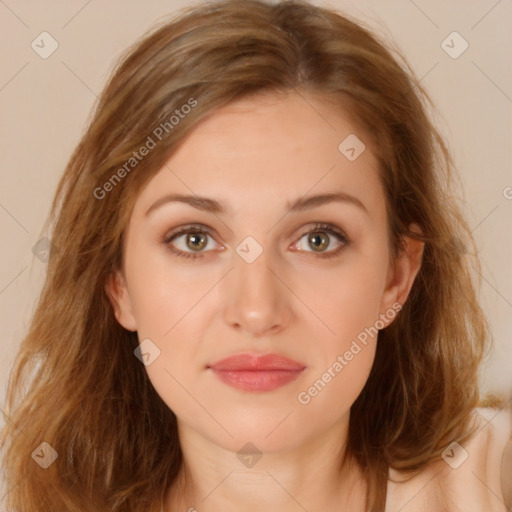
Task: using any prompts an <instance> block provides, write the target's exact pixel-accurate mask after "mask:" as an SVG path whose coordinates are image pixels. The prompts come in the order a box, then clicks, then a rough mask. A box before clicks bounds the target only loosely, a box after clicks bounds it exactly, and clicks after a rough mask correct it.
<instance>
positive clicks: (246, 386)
mask: <svg viewBox="0 0 512 512" xmlns="http://www.w3.org/2000/svg"><path fill="white" fill-rule="evenodd" d="M208 368H209V369H211V370H212V371H213V373H214V374H215V375H216V376H217V377H218V378H219V379H220V380H221V381H222V382H224V383H225V384H227V385H229V386H232V387H234V388H237V389H241V390H244V391H253V392H256V391H272V390H273V389H277V388H279V387H281V386H284V385H285V384H288V383H289V382H292V381H293V380H295V379H296V378H297V377H298V376H299V375H300V374H301V373H302V372H303V371H304V369H305V368H306V367H305V366H304V365H303V364H301V363H298V362H297V361H294V360H292V359H289V358H287V357H284V356H280V355H278V354H265V355H251V354H237V355H234V356H230V357H227V358H225V359H222V360H220V361H217V362H216V363H214V364H212V365H210V366H208Z"/></svg>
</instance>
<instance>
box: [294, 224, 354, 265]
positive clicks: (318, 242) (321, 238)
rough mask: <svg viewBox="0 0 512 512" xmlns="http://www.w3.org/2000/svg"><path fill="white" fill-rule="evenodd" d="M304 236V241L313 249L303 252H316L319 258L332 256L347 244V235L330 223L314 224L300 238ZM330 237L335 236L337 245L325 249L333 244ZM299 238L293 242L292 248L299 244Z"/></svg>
mask: <svg viewBox="0 0 512 512" xmlns="http://www.w3.org/2000/svg"><path fill="white" fill-rule="evenodd" d="M306 236H307V239H306V243H307V244H309V246H310V247H312V248H313V251H307V250H306V251H305V252H313V253H316V256H318V257H320V258H332V257H334V256H337V255H338V254H339V253H340V252H341V251H342V250H343V249H344V248H345V247H346V246H347V245H348V244H349V240H348V238H347V236H346V235H345V234H344V233H343V232H342V231H341V230H340V229H338V228H337V227H336V226H334V225H332V224H316V225H314V226H313V228H312V229H310V230H309V231H307V232H305V233H304V234H303V235H302V236H301V238H300V240H302V239H303V238H304V237H306ZM330 237H335V238H336V239H337V240H338V247H337V248H335V249H332V250H330V251H326V249H327V248H328V247H330V246H331V245H333V244H331V239H330ZM300 240H299V242H297V243H296V244H294V246H293V247H294V249H295V247H298V246H299V245H300ZM299 248H300V247H299Z"/></svg>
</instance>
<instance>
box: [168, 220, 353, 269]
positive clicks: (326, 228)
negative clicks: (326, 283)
mask: <svg viewBox="0 0 512 512" xmlns="http://www.w3.org/2000/svg"><path fill="white" fill-rule="evenodd" d="M318 231H320V232H325V233H328V234H330V235H333V236H335V237H336V238H337V239H338V240H339V241H340V242H342V244H341V245H340V246H339V247H338V248H337V249H334V250H331V251H329V252H325V253H316V257H318V258H324V259H327V258H333V257H335V256H337V255H338V254H339V253H340V252H341V251H342V250H343V249H344V248H345V247H347V246H348V245H349V243H350V241H349V240H348V238H347V236H346V235H345V234H344V233H343V232H342V231H341V230H339V229H338V228H336V227H335V226H333V225H332V224H325V223H319V224H315V225H314V226H313V227H312V228H311V229H309V230H308V231H306V232H305V233H303V234H302V235H301V236H300V238H299V240H300V239H301V238H302V237H304V236H305V235H309V234H310V233H315V232H318ZM190 233H193V234H196V235H202V234H204V235H209V236H211V237H212V238H214V237H213V235H212V233H211V232H210V230H208V229H203V226H201V225H197V224H196V225H190V226H185V227H183V228H181V229H179V230H178V231H174V232H172V233H168V234H167V235H166V236H165V237H164V239H163V243H165V244H166V245H167V246H168V247H169V249H170V250H171V251H172V252H173V253H174V254H176V255H177V256H179V257H182V258H187V259H188V258H192V259H193V260H195V259H197V258H202V257H203V256H204V252H207V251H204V252H187V251H182V250H180V249H175V248H173V247H172V245H171V242H172V240H174V239H175V238H178V237H179V236H181V235H186V234H190ZM306 252H313V251H306ZM313 254H315V253H313Z"/></svg>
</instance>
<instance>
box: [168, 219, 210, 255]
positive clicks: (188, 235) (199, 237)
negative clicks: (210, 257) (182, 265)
mask: <svg viewBox="0 0 512 512" xmlns="http://www.w3.org/2000/svg"><path fill="white" fill-rule="evenodd" d="M208 237H210V238H212V239H213V237H212V235H211V233H210V231H209V230H207V229H204V228H203V227H202V226H185V227H183V228H181V229H180V230H179V231H175V232H173V233H170V234H168V235H167V236H166V237H165V239H164V242H165V243H166V244H167V245H168V246H169V248H170V249H171V251H172V252H174V253H176V254H177V255H178V256H181V257H183V258H199V257H201V256H203V254H202V253H203V252H205V251H203V249H204V248H205V247H207V246H208ZM180 238H183V240H182V241H181V248H180V247H178V248H176V247H173V245H180V244H176V242H175V240H179V239H180ZM171 242H173V243H171ZM188 250H191V251H192V252H188Z"/></svg>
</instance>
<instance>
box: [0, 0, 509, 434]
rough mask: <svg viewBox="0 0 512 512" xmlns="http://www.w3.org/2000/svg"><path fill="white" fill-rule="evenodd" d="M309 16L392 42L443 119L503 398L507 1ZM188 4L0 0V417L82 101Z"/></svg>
mask: <svg viewBox="0 0 512 512" xmlns="http://www.w3.org/2000/svg"><path fill="white" fill-rule="evenodd" d="M315 3H317V4H324V5H325V4H327V5H330V6H334V7H337V8H339V9H340V10H342V11H344V12H347V13H349V14H352V15H354V16H356V17H357V18H358V19H360V20H361V21H364V22H366V23H368V24H369V25H370V26H372V27H374V28H375V29H376V30H377V31H378V33H380V34H383V35H384V36H385V37H386V38H390V37H391V38H392V39H393V40H394V41H395V42H396V43H397V45H398V47H399V48H400V49H401V50H402V52H403V53H404V54H405V55H406V57H407V58H408V60H409V62H410V63H411V65H412V66H413V69H414V70H415V72H416V74H417V75H418V76H419V77H422V83H423V84H424V85H425V86H426V87H427V90H428V91H429V92H430V94H431V97H432V98H433V100H434V101H435V103H436V105H437V107H438V110H439V112H440V113H441V115H440V116H438V118H437V122H438V123H439V127H440V129H441V131H442V132H443V133H444V134H445V136H446V137H447V139H448V143H449V146H450V147H451V148H452V151H453V154H454V156H455V161H456V163H457V165H458V167H459V168H460V170H461V173H462V176H463V182H464V187H465V202H466V213H467V215H468V218H469V220H470V225H471V227H472V229H473V232H474V235H475V237H476V239H477V243H478V244H479V247H480V248H481V255H482V259H483V272H482V277H483V281H482V288H481V302H482V304H483V306H484V308H485V310H486V312H487V314H488V316H489V318H490V321H491V324H492V330H493V333H494V338H495V348H494V351H493V353H492V354H491V356H490V357H489V358H488V360H487V362H486V366H485V368H484V372H483V379H482V385H483V389H484V391H493V392H496V393H501V394H503V395H504V396H505V397H507V399H511V398H512V371H511V368H512V343H511V331H512V275H511V271H510V264H511V261H512V258H511V256H512V241H511V232H512V230H511V219H512V173H511V154H512V150H511V147H512V137H511V135H512V73H511V66H510V63H509V59H510V48H512V41H511V34H512V26H511V25H512V23H511V21H512V2H511V1H510V0H500V1H496V0H475V1H469V0H457V1H453V0H452V1H449V2H446V1H442V0H435V1H426V0H415V1H412V0H392V1H387V2H383V1H378V0H364V1H362V0H360V1H357V2H356V1H354V2H349V1H344V0H331V1H330V2H329V3H326V2H315ZM188 4H190V2H188V1H177V0H167V1H165V2H164V1H158V0H147V1H144V2H142V1H141V2H136V1H126V0H123V1H121V0H108V1H105V0H103V1H99V0H92V1H84V0H73V1H57V0H53V1H45V2H40V1H36V0H23V1H21V0H19V1H16V0H0V34H1V36H0V37H1V38H2V45H1V62H2V63H3V65H2V68H1V73H0V109H1V116H2V117H1V119H2V122H1V124H0V130H1V132H0V143H1V151H0V158H1V189H0V229H1V234H2V242H3V248H2V253H1V254H2V259H1V265H0V311H1V325H0V329H1V331H0V332H1V336H0V350H1V356H0V407H2V406H3V404H4V398H5V386H6V381H7V377H8V374H9V371H10V368H11V365H12V362H13V359H14V356H15V354H16V351H17V349H18V346H19V343H20V341H21V339H22V337H23V335H24V333H25V332H26V329H27V326H28V322H29V319H30V316H31V314H32V311H33V308H34V305H35V301H36V299H37V295H38V292H39V290H40V287H41V285H42V282H43V278H44V272H45V264H44V263H43V262H41V261H40V260H39V259H37V258H36V257H35V256H34V255H33V253H32V247H33V246H34V244H36V242H37V241H38V240H39V239H40V237H41V228H42V225H43V222H44V219H45V217H46V215H47V213H48V210H49V206H50V202H51V199H52V197H53V194H54V192H55V189H56V186H57V182H58V179H59V177H60V175H61V174H62V172H63V170H64V167H65V165H66V162H67V160H68V158H69V157H70V154H71V151H72V150H73V148H74V146H75V145H76V144H77V142H78V141H79V138H80V135H81V133H82V130H83V127H84V124H85V121H86V119H87V116H88V114H89V112H90V109H91V107H92V105H93V102H94V100H95V99H96V96H97V95H98V94H99V93H100V91H101V89H102V87H103V85H104V83H105V80H106V77H107V76H108V73H109V71H110V70H111V69H112V63H113V61H114V59H115V58H116V57H118V55H119V54H120V53H121V52H122V51H123V50H124V49H125V48H126V47H127V46H128V45H130V44H131V43H132V42H134V41H135V39H137V38H138V37H140V36H141V35H142V34H143V33H144V32H145V31H146V30H147V29H148V28H150V27H151V26H152V25H153V23H154V22H155V21H156V20H157V19H158V18H161V17H162V16H165V15H167V14H169V13H172V12H173V11H174V10H176V9H177V8H179V7H182V6H185V5H188ZM43 31H47V32H49V33H50V34H51V36H52V37H53V38H54V39H55V40H56V41H57V42H58V45H59V46H58V49H57V50H56V51H55V52H54V53H53V54H52V55H51V56H50V57H48V58H47V59H42V58H41V57H40V56H39V55H38V54H37V53H36V52H35V51H34V50H33V49H32V48H31V43H32V41H33V40H35V39H36V38H37V37H38V36H39V34H40V33H41V32H43ZM453 31H457V32H459V33H460V34H461V36H462V37H463V38H464V39H465V40H466V41H467V43H468V44H469V47H468V49H467V50H466V51H465V52H464V53H462V55H460V56H459V57H458V58H456V59H454V58H452V57H450V56H449V55H448V54H447V53H446V52H445V51H444V50H443V48H442V46H441V43H442V41H443V40H445V39H446V37H447V36H448V35H449V34H451V33H452V32H453ZM448 41H449V44H450V45H453V46H454V49H453V50H452V51H456V50H457V49H459V48H461V46H460V44H461V41H460V40H457V39H455V40H454V42H453V43H451V42H450V41H451V39H448ZM62 320H63V321H65V319H62ZM0 418H1V416H0ZM0 421H2V419H0ZM0 426H1V423H0Z"/></svg>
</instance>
